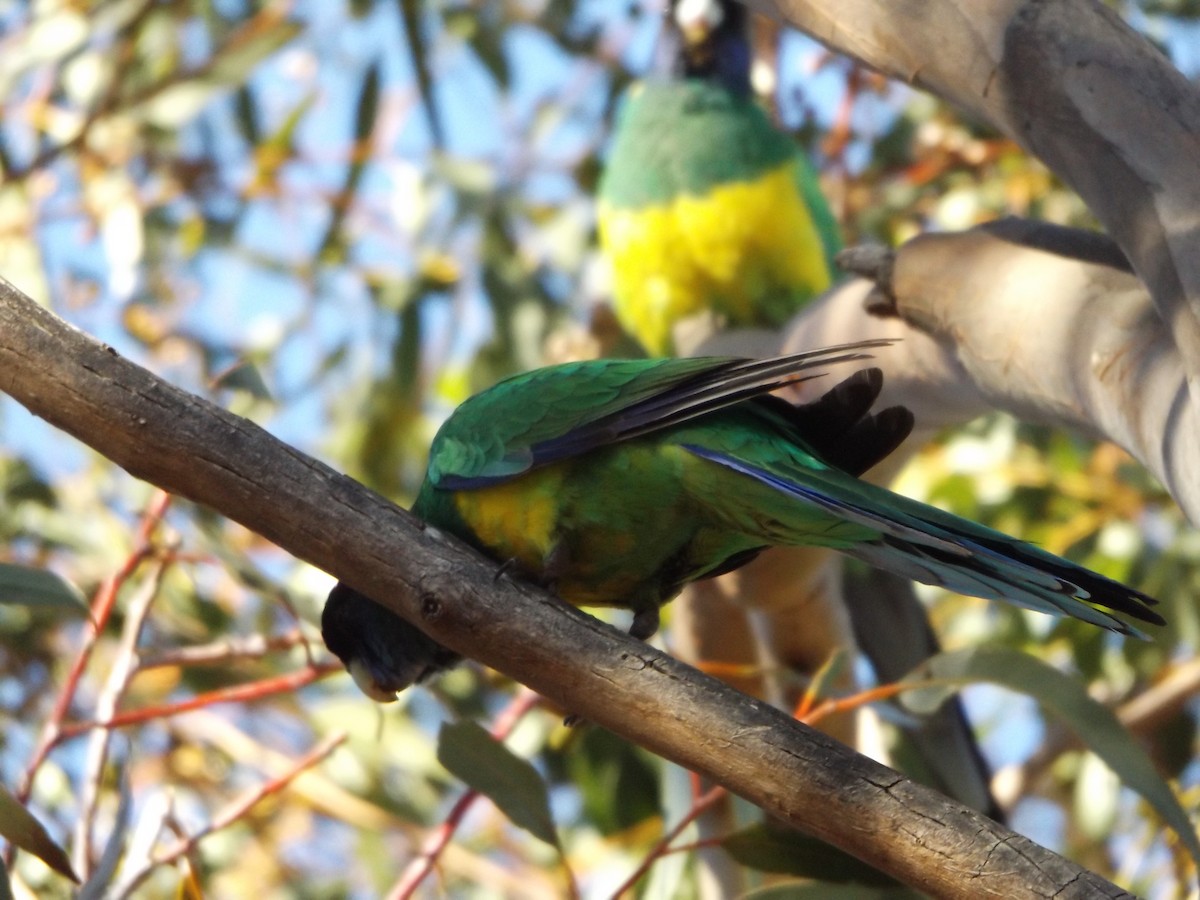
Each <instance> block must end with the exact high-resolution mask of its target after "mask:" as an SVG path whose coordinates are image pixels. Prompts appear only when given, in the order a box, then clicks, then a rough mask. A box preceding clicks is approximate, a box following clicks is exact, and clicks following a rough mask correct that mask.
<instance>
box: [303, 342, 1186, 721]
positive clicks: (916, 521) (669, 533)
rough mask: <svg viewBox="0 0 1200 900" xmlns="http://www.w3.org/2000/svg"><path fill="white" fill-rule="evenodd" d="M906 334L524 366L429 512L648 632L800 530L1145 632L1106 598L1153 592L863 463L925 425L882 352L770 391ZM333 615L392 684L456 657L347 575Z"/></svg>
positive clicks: (351, 651)
mask: <svg viewBox="0 0 1200 900" xmlns="http://www.w3.org/2000/svg"><path fill="white" fill-rule="evenodd" d="M887 343H889V342H887V341H874V342H861V343H858V344H849V345H843V346H840V347H831V348H827V349H824V350H816V351H811V352H807V353H800V354H796V355H792V356H786V357H778V358H775V359H768V360H743V359H736V358H720V357H708V358H693V359H659V360H591V361H586V362H577V363H566V364H562V365H557V366H549V367H546V368H542V369H537V370H534V371H532V372H529V373H526V374H523V375H517V376H515V377H512V378H509V379H507V380H505V381H502V382H500V383H499V384H497V385H496V386H495V387H493V388H490V389H489V390H486V391H484V392H482V393H480V394H477V395H475V396H474V397H472V398H470V399H468V400H466V401H465V402H464V403H463V404H461V405H460V406H459V407H458V409H457V410H455V412H454V413H453V414H452V415H451V416H450V418H449V419H447V421H446V422H445V424H444V425H443V426H442V428H441V429H440V430H439V431H438V433H437V435H436V437H435V438H434V441H433V445H432V448H431V451H430V460H429V466H428V470H427V473H426V477H425V481H424V483H423V485H422V487H421V490H420V492H419V494H418V496H417V500H416V502H415V504H414V506H413V512H414V513H415V514H417V515H418V516H420V517H422V518H423V519H425V520H426V521H427V522H429V523H430V524H432V525H434V526H435V527H437V528H439V529H441V530H443V531H446V532H449V533H451V534H453V535H455V536H456V537H458V538H461V539H462V540H465V541H466V542H467V543H469V544H471V545H473V546H474V547H476V548H478V549H479V550H481V551H482V552H484V553H486V554H488V555H489V556H491V557H492V558H493V559H496V560H497V561H499V562H502V563H506V564H510V565H512V566H514V567H515V569H516V570H517V571H519V572H521V573H522V574H524V575H526V576H527V577H530V578H532V579H535V580H538V581H540V582H541V583H543V584H545V585H547V586H548V587H550V588H552V589H553V590H555V591H556V592H557V593H558V595H559V596H560V597H562V598H563V599H564V600H566V601H568V602H570V603H574V604H578V605H608V606H622V607H628V608H630V609H631V610H633V613H634V618H633V625H632V627H631V628H630V633H631V634H633V635H634V636H635V637H640V638H646V637H649V636H650V635H651V634H653V633H654V631H655V630H656V629H657V626H658V610H659V607H660V605H662V604H663V603H665V602H667V601H668V600H670V599H671V598H672V597H674V596H675V595H676V594H677V593H678V592H679V591H680V589H681V588H682V587H683V585H685V584H687V583H688V582H690V581H693V580H696V579H702V578H707V577H711V576H713V575H717V574H720V573H723V572H726V571H729V570H730V569H733V568H735V567H737V566H740V565H742V564H743V563H745V562H747V561H749V560H750V559H751V558H753V557H754V556H755V555H756V554H757V553H758V552H759V551H761V550H762V549H764V548H765V547H767V546H771V545H798V544H807V545H819V546H826V547H831V548H834V549H837V550H841V551H843V552H845V553H848V554H850V555H852V556H855V557H858V558H860V559H863V560H865V561H867V562H869V563H871V564H872V565H875V566H878V567H881V568H884V569H888V570H890V571H894V572H897V573H900V574H902V575H904V576H905V577H910V578H914V579H917V580H919V581H923V582H925V583H929V584H937V585H943V586H946V587H948V588H950V589H952V590H956V591H959V592H961V593H967V594H972V595H975V596H980V597H987V598H992V599H1004V600H1008V601H1010V602H1012V603H1016V604H1019V605H1022V606H1026V607H1029V608H1031V609H1035V610H1039V611H1042V612H1049V613H1056V614H1066V615H1071V616H1075V617H1076V618H1079V619H1082V620H1084V621H1087V622H1091V623H1093V624H1096V625H1099V626H1101V627H1104V628H1108V629H1110V630H1112V631H1116V632H1119V633H1122V634H1137V633H1138V632H1137V631H1136V630H1135V629H1133V628H1131V627H1130V626H1128V625H1126V624H1125V623H1124V622H1122V621H1121V620H1120V619H1118V618H1116V617H1114V616H1112V615H1110V614H1109V613H1107V612H1104V611H1102V610H1100V609H1098V608H1097V606H1103V607H1106V608H1108V609H1112V610H1116V611H1119V612H1122V613H1124V614H1126V615H1129V616H1132V617H1134V618H1136V619H1140V620H1142V621H1145V622H1152V623H1155V624H1162V622H1163V620H1162V618H1161V617H1160V616H1158V615H1157V614H1156V613H1155V612H1153V611H1152V610H1151V609H1149V605H1151V604H1153V603H1154V602H1155V601H1154V600H1153V599H1151V598H1150V597H1148V596H1146V595H1145V594H1142V593H1140V592H1138V591H1135V590H1133V589H1131V588H1128V587H1125V586H1124V585H1121V584H1119V583H1117V582H1115V581H1112V580H1110V579H1107V578H1105V577H1103V576H1101V575H1097V574H1095V573H1093V572H1090V571H1088V570H1087V569H1084V568H1081V567H1079V566H1076V565H1075V564H1073V563H1071V562H1068V561H1067V560H1064V559H1062V558H1060V557H1057V556H1054V555H1053V554H1050V553H1047V552H1045V551H1043V550H1040V549H1038V548H1036V547H1034V546H1032V545H1030V544H1025V543H1022V542H1020V541H1017V540H1014V539H1012V538H1009V537H1007V536H1005V535H1003V534H1000V533H999V532H996V531H993V530H991V529H989V528H985V527H983V526H981V525H976V524H974V523H972V522H969V521H967V520H965V519H961V518H958V517H956V516H953V515H950V514H948V513H945V512H942V511H940V510H937V509H935V508H933V507H930V506H926V505H924V504H922V503H918V502H916V501H914V500H909V499H907V498H905V497H902V496H899V495H897V494H893V493H891V492H889V491H887V490H886V489H884V488H879V487H876V486H874V485H871V484H869V483H867V482H863V481H860V480H858V479H857V478H856V477H854V474H853V473H857V472H861V471H864V470H865V469H867V468H869V467H870V466H871V465H873V464H874V463H876V462H877V461H878V460H879V459H881V458H882V457H884V456H886V455H887V454H888V453H889V452H890V451H891V450H892V449H893V448H894V447H895V446H896V445H897V444H898V443H899V442H900V441H902V440H903V439H904V437H905V436H906V435H907V434H908V432H909V430H910V429H911V427H912V421H913V420H912V415H911V414H910V413H909V412H908V411H907V410H905V409H903V408H901V407H892V408H890V409H887V410H884V411H882V412H880V413H877V414H873V415H872V414H869V410H870V407H871V405H872V403H873V402H874V400H875V397H876V396H877V394H878V392H879V389H880V386H881V385H882V375H881V374H880V373H879V371H878V370H865V371H864V372H860V373H858V374H857V375H855V376H852V377H851V378H849V379H847V380H846V381H844V382H842V384H840V385H839V386H838V387H836V388H834V389H833V390H832V391H830V392H829V393H828V394H826V395H825V397H824V398H822V399H821V400H819V401H817V402H816V403H814V404H810V405H807V406H799V407H793V406H792V405H790V404H788V403H787V402H786V401H783V400H781V399H779V398H777V397H773V396H770V395H769V393H768V392H770V391H772V390H775V389H777V388H779V387H781V386H783V385H785V384H789V383H794V382H796V381H799V380H805V379H808V378H813V377H817V376H818V375H819V374H820V373H819V372H814V371H813V370H814V369H818V368H821V367H826V366H831V365H833V364H835V363H842V362H849V361H855V360H861V359H865V358H868V357H867V355H866V353H865V352H864V351H866V350H869V349H872V348H877V347H880V346H884V345H886V344H887ZM1093 604H1095V605H1093ZM322 633H323V635H324V637H325V641H326V644H327V646H328V647H329V649H330V650H331V651H332V652H333V653H335V654H336V655H337V656H339V657H340V658H341V659H342V660H343V662H345V663H346V665H347V668H349V670H350V671H351V673H352V674H353V675H354V676H355V680H356V681H357V682H358V683H359V685H360V686H362V687H363V688H364V690H365V691H366V692H367V693H368V694H370V695H371V696H373V697H375V698H377V699H390V698H391V697H394V694H395V692H396V691H398V690H400V689H402V688H404V687H406V686H407V685H409V684H411V683H412V682H414V681H419V680H421V679H423V678H425V677H427V676H428V675H430V674H431V673H433V672H436V671H438V670H440V669H442V668H445V667H446V666H447V665H449V664H451V663H453V662H454V661H455V659H456V657H455V655H454V654H453V653H452V652H451V651H449V650H447V649H446V648H444V647H441V646H440V645H438V644H437V643H435V642H434V641H433V640H432V639H430V638H428V637H426V636H425V635H424V634H423V633H422V632H420V631H419V630H418V629H417V628H416V627H415V626H412V625H410V624H408V623H407V622H406V621H404V620H403V619H401V618H399V617H397V616H394V615H393V614H391V613H389V612H387V611H386V610H384V609H383V608H382V607H380V606H377V605H376V604H374V603H373V602H372V601H370V600H369V599H367V598H366V597H365V596H363V595H361V594H358V593H357V592H355V591H353V590H352V589H350V588H348V587H346V586H344V585H340V584H339V585H338V586H337V587H335V588H334V590H333V592H332V593H331V594H330V598H329V601H328V602H327V604H326V607H325V611H324V613H323V616H322Z"/></svg>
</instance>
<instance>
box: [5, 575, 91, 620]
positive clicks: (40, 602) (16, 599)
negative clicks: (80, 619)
mask: <svg viewBox="0 0 1200 900" xmlns="http://www.w3.org/2000/svg"><path fill="white" fill-rule="evenodd" d="M0 603H13V604H16V605H19V606H37V607H46V608H50V609H69V610H71V611H73V612H83V613H85V614H86V613H87V612H88V611H89V610H88V605H87V600H85V599H84V596H83V592H82V591H80V590H79V588H77V587H75V585H73V584H71V583H70V582H69V581H67V580H66V579H64V578H61V577H59V576H58V575H55V574H54V573H53V572H49V571H47V570H45V569H35V568H32V567H30V566H16V565H12V564H10V563H0Z"/></svg>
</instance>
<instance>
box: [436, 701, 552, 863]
mask: <svg viewBox="0 0 1200 900" xmlns="http://www.w3.org/2000/svg"><path fill="white" fill-rule="evenodd" d="M437 756H438V762H440V763H441V764H442V765H443V766H445V767H446V768H447V769H448V770H449V771H450V772H451V773H453V774H454V775H455V776H456V777H458V778H460V779H462V781H463V782H465V783H466V784H467V786H468V787H470V788H472V789H473V790H476V791H478V792H479V793H481V794H483V795H484V796H485V797H487V798H488V799H489V800H491V801H492V802H493V803H495V804H496V807H497V808H498V809H499V810H500V811H501V812H503V813H504V814H505V815H506V816H508V818H509V819H510V820H511V821H512V823H513V824H514V825H517V826H519V827H520V828H524V829H525V830H526V831H528V832H529V833H530V834H532V835H533V836H534V837H536V838H538V839H540V840H542V841H545V842H546V843H547V844H550V845H551V846H554V847H557V846H558V833H557V832H556V831H555V827H554V819H553V818H552V817H551V815H550V794H549V792H548V791H547V789H546V782H545V781H543V780H542V776H541V775H539V774H538V772H537V769H535V768H534V767H533V766H532V765H530V763H529V762H528V761H527V760H524V759H521V757H519V756H517V755H516V754H515V753H513V752H512V751H511V750H509V749H508V748H507V747H505V746H504V745H503V744H502V743H500V742H499V741H498V740H496V739H495V738H494V737H492V736H491V735H490V734H488V733H487V731H486V730H485V729H483V728H482V727H480V726H479V725H477V724H476V723H475V722H471V721H463V722H457V723H454V724H443V725H442V728H441V731H439V732H438V751H437Z"/></svg>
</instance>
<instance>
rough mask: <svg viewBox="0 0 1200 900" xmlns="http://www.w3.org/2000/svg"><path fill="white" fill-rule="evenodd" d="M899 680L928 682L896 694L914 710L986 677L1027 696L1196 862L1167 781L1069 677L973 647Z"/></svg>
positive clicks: (1199, 849) (1020, 657)
mask: <svg viewBox="0 0 1200 900" xmlns="http://www.w3.org/2000/svg"><path fill="white" fill-rule="evenodd" d="M905 681H908V682H910V683H913V684H920V683H922V682H925V683H927V684H928V686H927V687H923V688H921V689H919V690H914V691H910V692H908V693H906V694H904V695H903V696H902V697H901V703H902V704H903V705H905V706H906V707H908V708H909V709H911V710H913V711H914V712H930V711H932V710H933V709H936V708H937V707H938V706H940V705H941V704H942V703H943V702H944V701H945V700H946V698H947V697H949V696H950V695H951V694H953V693H954V692H955V691H958V690H959V689H961V688H962V686H963V685H965V684H970V683H972V682H980V681H987V682H991V683H993V684H998V685H1001V686H1002V687H1006V688H1008V689H1009V690H1013V691H1017V692H1018V693H1022V694H1026V695H1027V696H1029V697H1032V698H1033V699H1034V700H1036V701H1037V702H1038V703H1039V704H1041V706H1042V708H1043V709H1045V710H1046V711H1047V712H1049V713H1051V714H1052V715H1054V716H1055V717H1057V718H1058V719H1060V720H1061V721H1062V722H1063V723H1064V724H1065V725H1066V726H1067V727H1068V728H1070V729H1071V730H1072V731H1074V732H1075V734H1076V735H1077V736H1078V737H1079V739H1080V740H1081V741H1083V743H1084V745H1085V746H1086V747H1087V748H1088V749H1089V750H1091V751H1092V752H1093V753H1095V754H1096V756H1098V757H1099V758H1100V759H1101V760H1103V761H1104V762H1105V763H1106V764H1107V765H1108V767H1109V768H1110V769H1112V770H1113V771H1114V772H1115V773H1116V774H1117V775H1118V776H1119V777H1120V779H1121V781H1122V782H1123V783H1124V784H1125V785H1126V786H1127V787H1130V788H1132V789H1133V790H1135V791H1137V792H1138V793H1139V794H1141V795H1142V797H1143V798H1144V799H1145V800H1146V802H1147V803H1149V804H1150V805H1151V806H1152V807H1154V809H1155V810H1156V811H1157V812H1158V814H1159V815H1160V816H1162V817H1163V820H1164V821H1165V822H1166V823H1167V824H1168V825H1170V826H1171V827H1172V828H1173V829H1174V830H1175V831H1176V833H1178V835H1179V837H1180V838H1181V839H1182V841H1183V844H1184V846H1185V847H1187V850H1188V852H1189V853H1190V854H1191V855H1192V858H1193V859H1194V860H1196V861H1197V863H1198V864H1200V841H1198V840H1197V838H1196V831H1195V829H1194V828H1193V827H1192V823H1191V821H1190V820H1189V819H1188V816H1187V813H1185V812H1184V811H1183V807H1182V806H1180V804H1179V800H1178V798H1176V796H1175V794H1174V793H1173V792H1172V790H1171V788H1170V786H1169V785H1168V784H1167V782H1166V781H1165V780H1164V779H1163V778H1162V777H1161V776H1160V775H1159V774H1158V771H1157V769H1155V768H1154V763H1153V762H1152V761H1151V759H1150V757H1149V756H1148V755H1147V754H1146V751H1145V750H1144V749H1142V745H1141V744H1140V743H1139V742H1138V740H1137V739H1136V738H1135V737H1134V736H1133V735H1132V734H1130V733H1129V731H1128V730H1127V729H1126V728H1125V726H1123V725H1122V724H1121V722H1120V720H1119V719H1117V717H1116V715H1115V714H1114V713H1113V711H1112V710H1110V709H1109V708H1108V707H1107V706H1104V705H1103V704H1101V703H1098V702H1096V701H1095V700H1093V699H1092V698H1091V697H1090V696H1089V695H1088V692H1087V689H1086V688H1085V687H1084V685H1083V684H1081V683H1080V682H1079V681H1078V680H1076V679H1075V678H1072V677H1071V676H1070V675H1065V674H1063V673H1062V672H1060V671H1059V670H1058V669H1056V668H1054V667H1053V666H1051V665H1048V664H1047V663H1044V662H1042V661H1041V660H1039V659H1036V658H1035V657H1032V656H1030V655H1028V654H1026V653H1020V652H1018V651H1016V650H1005V649H1000V648H992V647H974V648H969V649H966V650H956V651H953V652H949V653H941V654H938V655H937V656H934V657H932V658H931V659H929V660H927V661H926V662H925V663H923V664H922V665H920V666H919V667H917V668H916V669H914V670H913V672H912V673H911V674H910V675H909V676H907V678H906V679H905Z"/></svg>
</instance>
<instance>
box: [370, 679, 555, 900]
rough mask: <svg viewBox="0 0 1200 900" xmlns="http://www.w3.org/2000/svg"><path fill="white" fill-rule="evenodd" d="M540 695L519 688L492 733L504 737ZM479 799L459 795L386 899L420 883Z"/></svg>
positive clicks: (396, 899) (407, 893)
mask: <svg viewBox="0 0 1200 900" xmlns="http://www.w3.org/2000/svg"><path fill="white" fill-rule="evenodd" d="M540 699H541V698H540V697H539V696H538V695H537V694H535V693H534V692H533V691H531V690H529V689H528V688H522V689H521V691H520V693H518V694H517V696H515V697H514V698H513V699H512V701H511V702H510V703H509V704H508V706H507V707H505V708H504V711H503V712H501V713H500V715H499V716H498V717H497V718H496V723H495V725H493V726H492V737H494V738H496V740H498V741H502V740H504V739H505V738H506V737H508V735H509V734H510V733H511V732H512V730H513V728H514V727H516V725H517V723H518V722H520V721H521V719H522V718H524V717H525V715H526V714H527V713H528V712H529V711H530V710H531V709H533V708H534V707H535V706H536V705H537V703H538V701H539V700H540ZM478 799H479V793H478V792H477V791H473V790H469V791H467V792H466V793H465V794H463V795H462V796H461V797H459V798H458V802H457V803H455V804H454V807H453V808H452V809H451V810H450V812H449V813H448V814H447V815H446V818H445V820H443V822H442V823H441V824H440V825H439V826H438V827H437V828H435V829H434V830H433V831H431V832H430V833H429V836H428V837H426V839H425V842H424V844H423V845H422V846H421V852H420V853H418V854H417V856H416V857H414V858H413V860H412V861H411V862H410V863H409V864H408V866H406V867H405V869H404V871H403V872H402V873H401V875H400V878H399V880H398V881H397V882H396V883H395V885H393V886H392V889H391V890H390V891H388V894H387V896H388V900H406V898H408V897H411V896H412V895H413V892H414V891H416V889H417V888H418V887H419V886H420V884H421V882H422V881H424V880H425V877H426V876H427V875H429V873H430V872H432V871H433V867H434V866H435V865H437V861H438V858H439V857H440V856H441V855H442V852H443V851H444V850H445V849H446V846H447V845H448V844H449V843H450V839H451V838H452V837H454V832H455V831H457V830H458V826H459V825H460V824H461V823H462V820H463V818H464V817H465V816H466V814H467V811H468V810H470V808H471V806H472V804H474V803H475V801H476V800H478Z"/></svg>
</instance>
